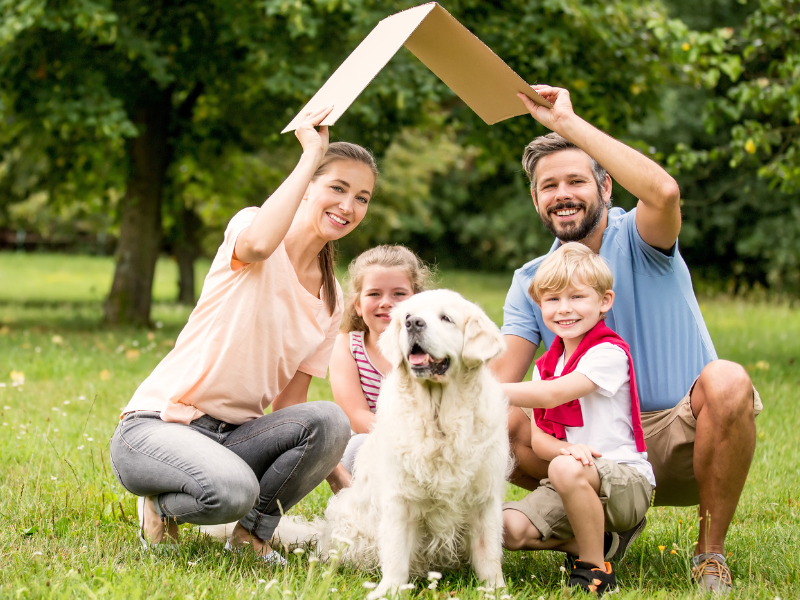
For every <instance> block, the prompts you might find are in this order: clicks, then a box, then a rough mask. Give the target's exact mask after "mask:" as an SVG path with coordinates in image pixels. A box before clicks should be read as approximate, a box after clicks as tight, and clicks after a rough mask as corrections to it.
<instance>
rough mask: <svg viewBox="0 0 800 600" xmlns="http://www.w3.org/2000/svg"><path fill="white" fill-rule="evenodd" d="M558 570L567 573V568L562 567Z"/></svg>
mask: <svg viewBox="0 0 800 600" xmlns="http://www.w3.org/2000/svg"><path fill="white" fill-rule="evenodd" d="M558 570H559V571H561V572H562V573H566V572H567V567H565V566H564V565H561V566H560V567H558Z"/></svg>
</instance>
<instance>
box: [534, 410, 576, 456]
mask: <svg viewBox="0 0 800 600" xmlns="http://www.w3.org/2000/svg"><path fill="white" fill-rule="evenodd" d="M569 445H570V444H569V443H567V442H565V441H563V440H557V439H556V438H554V437H553V436H552V435H549V434H547V433H545V432H544V431H542V430H541V429H539V428H538V427H537V426H536V423H535V422H534V421H533V420H531V448H532V449H533V451H534V452H535V453H536V456H538V457H539V458H541V459H542V460H546V461H547V462H550V461H551V460H553V459H554V458H555V457H556V456H560V455H561V449H562V448H566V447H567V446H569Z"/></svg>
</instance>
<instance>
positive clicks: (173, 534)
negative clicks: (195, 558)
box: [136, 496, 178, 552]
mask: <svg viewBox="0 0 800 600" xmlns="http://www.w3.org/2000/svg"><path fill="white" fill-rule="evenodd" d="M148 503H149V504H148ZM136 514H137V516H138V518H139V543H141V544H142V548H143V549H144V550H151V549H154V548H158V549H159V550H163V549H164V548H168V549H169V551H170V552H175V551H176V550H177V549H176V547H175V545H176V544H177V543H178V524H177V523H168V522H167V521H166V519H159V517H158V514H157V513H156V512H155V508H154V507H153V499H152V498H151V497H149V496H139V497H138V498H137V499H136ZM154 515H155V518H154ZM155 519H158V524H155V523H154V521H155ZM145 521H148V523H147V524H146V523H145ZM147 525H149V527H148V526H147ZM145 532H147V535H145Z"/></svg>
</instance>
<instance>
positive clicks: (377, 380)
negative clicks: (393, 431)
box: [350, 331, 383, 412]
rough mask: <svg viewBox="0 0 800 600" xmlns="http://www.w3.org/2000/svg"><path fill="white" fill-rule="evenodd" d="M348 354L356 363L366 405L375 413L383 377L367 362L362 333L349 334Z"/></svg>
mask: <svg viewBox="0 0 800 600" xmlns="http://www.w3.org/2000/svg"><path fill="white" fill-rule="evenodd" d="M350 354H352V355H353V359H355V361H356V366H357V367H358V376H359V378H360V379H361V389H362V390H363V391H364V397H365V398H366V399H367V404H368V405H369V409H370V410H371V411H372V412H375V410H376V409H377V406H378V394H379V393H380V391H381V383H383V375H381V372H380V371H378V369H376V368H375V365H373V364H372V362H371V361H370V360H369V356H367V351H366V348H364V332H363V331H351V332H350Z"/></svg>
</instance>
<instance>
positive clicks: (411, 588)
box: [400, 583, 414, 591]
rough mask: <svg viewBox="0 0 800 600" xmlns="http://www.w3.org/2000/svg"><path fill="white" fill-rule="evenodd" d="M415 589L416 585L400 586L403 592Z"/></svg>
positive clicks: (405, 584) (406, 584)
mask: <svg viewBox="0 0 800 600" xmlns="http://www.w3.org/2000/svg"><path fill="white" fill-rule="evenodd" d="M413 589H414V584H413V583H404V584H403V585H401V586H400V590H401V591H402V590H413Z"/></svg>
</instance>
